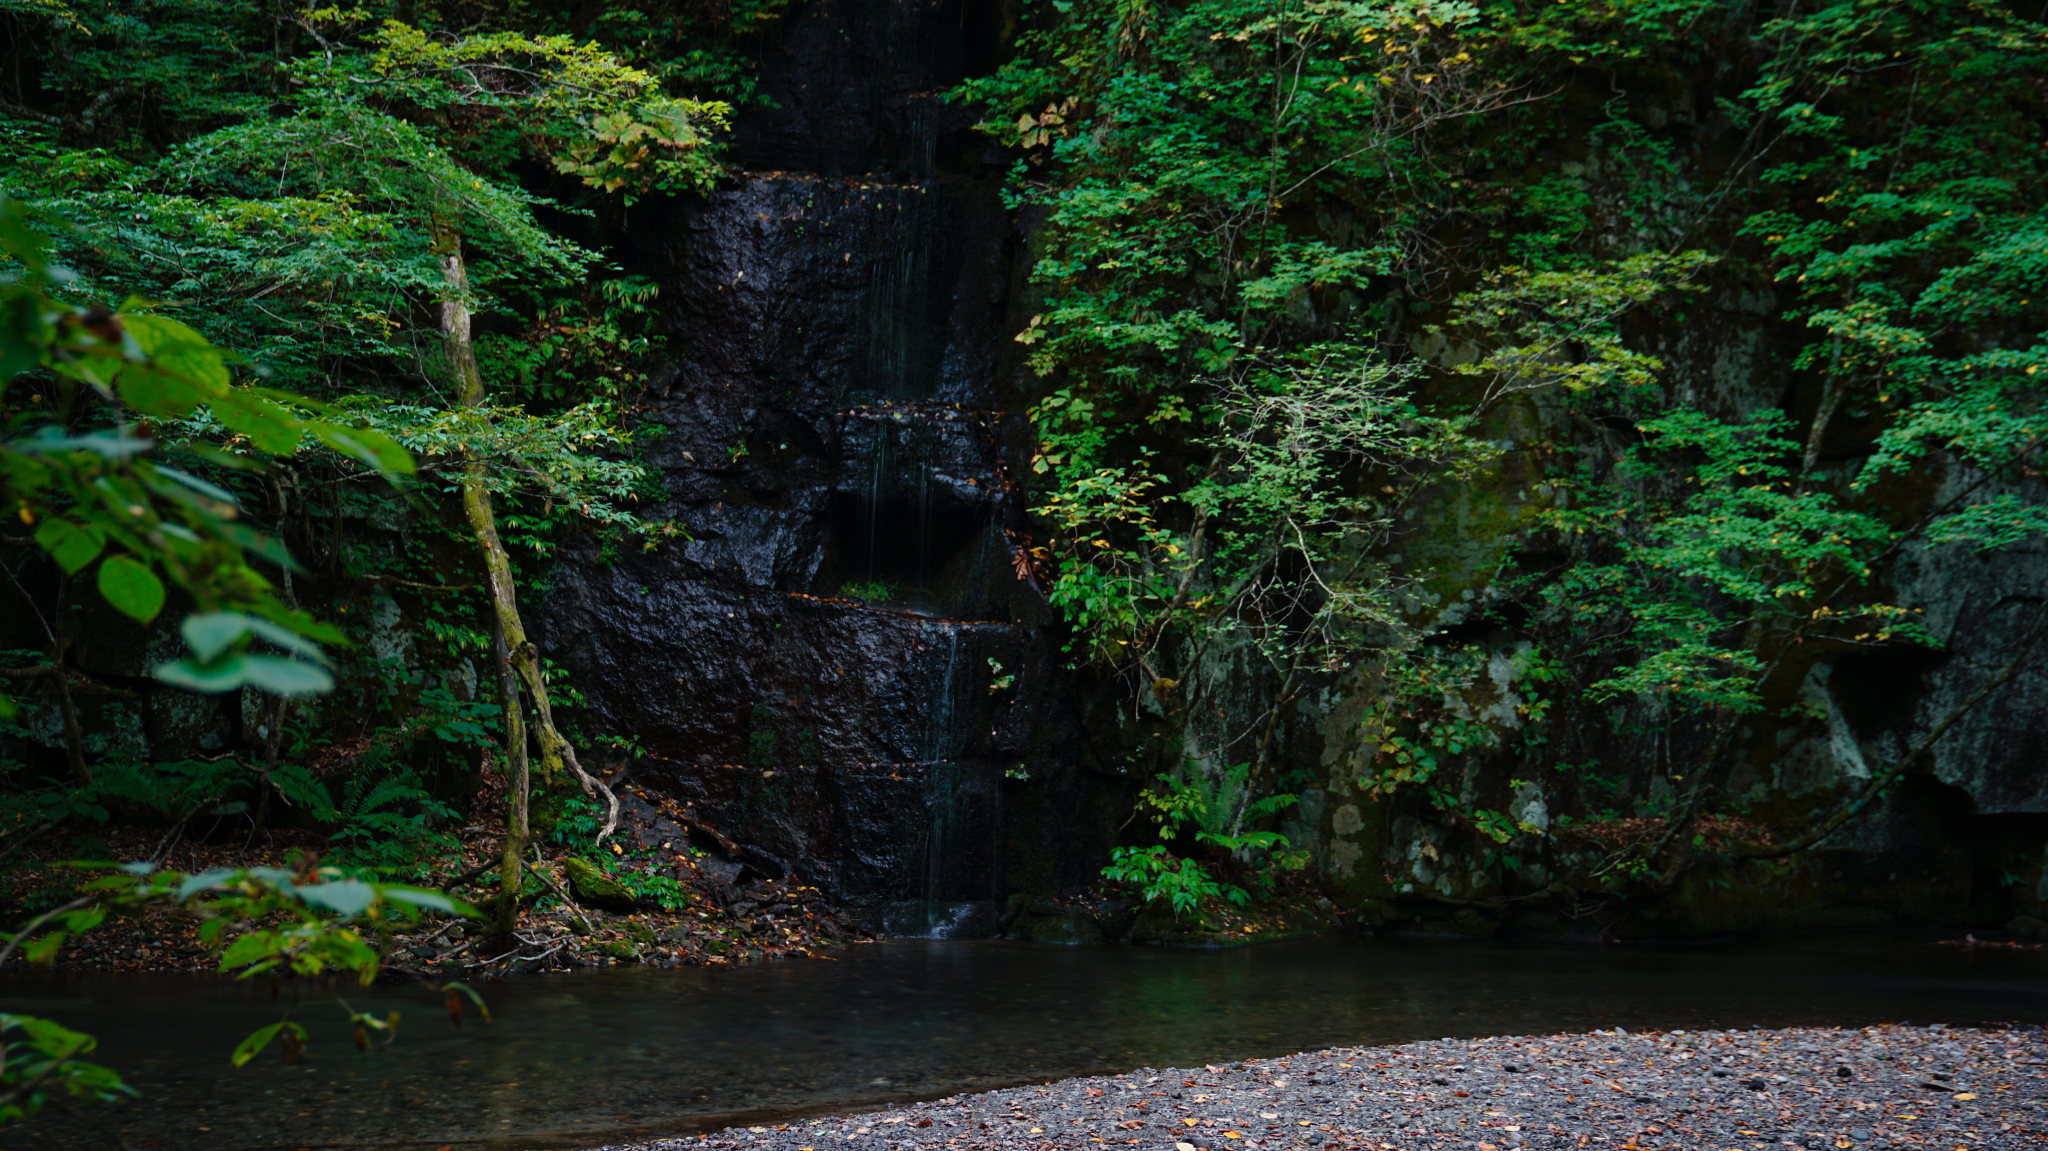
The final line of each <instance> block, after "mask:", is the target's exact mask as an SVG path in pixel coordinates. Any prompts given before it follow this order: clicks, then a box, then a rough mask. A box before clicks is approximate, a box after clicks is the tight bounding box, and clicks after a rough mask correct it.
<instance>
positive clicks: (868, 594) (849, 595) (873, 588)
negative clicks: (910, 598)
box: [839, 579, 897, 602]
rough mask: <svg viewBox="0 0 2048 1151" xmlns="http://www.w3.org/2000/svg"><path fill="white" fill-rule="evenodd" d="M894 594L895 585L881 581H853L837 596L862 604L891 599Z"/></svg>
mask: <svg viewBox="0 0 2048 1151" xmlns="http://www.w3.org/2000/svg"><path fill="white" fill-rule="evenodd" d="M896 592H897V587H896V585H895V584H893V583H890V582H889V581H888V580H883V579H868V580H853V581H851V582H849V583H847V584H846V586H844V587H842V588H840V589H839V594H840V595H841V596H843V597H844V598H846V599H857V600H861V601H864V602H875V601H880V600H887V599H891V598H893V597H894V596H895V595H896Z"/></svg>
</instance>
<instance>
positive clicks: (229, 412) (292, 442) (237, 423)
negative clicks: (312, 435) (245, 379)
mask: <svg viewBox="0 0 2048 1151" xmlns="http://www.w3.org/2000/svg"><path fill="white" fill-rule="evenodd" d="M210 406H211V407H212V409H213V414H214V417H215V418H216V419H218V420H220V422H221V423H223V424H225V425H227V427H228V428H229V429H230V430H232V431H237V432H240V433H242V434H243V435H245V436H247V437H249V442H250V443H252V444H254V445H256V448H257V449H258V450H259V451H264V452H268V453H269V454H271V455H273V456H288V455H290V454H291V453H293V452H294V451H297V450H298V447H299V441H300V440H301V439H303V438H304V437H305V434H306V421H304V420H302V419H300V418H299V417H297V416H295V415H293V414H292V413H291V412H290V411H289V410H287V409H286V408H285V407H284V406H283V405H281V404H278V403H275V402H273V401H271V400H269V399H266V398H264V397H263V396H259V395H256V394H255V393H253V392H249V391H246V390H243V391H232V392H229V393H228V394H227V395H225V396H222V397H220V398H219V399H216V400H214V401H213V402H212V404H211V405H210Z"/></svg>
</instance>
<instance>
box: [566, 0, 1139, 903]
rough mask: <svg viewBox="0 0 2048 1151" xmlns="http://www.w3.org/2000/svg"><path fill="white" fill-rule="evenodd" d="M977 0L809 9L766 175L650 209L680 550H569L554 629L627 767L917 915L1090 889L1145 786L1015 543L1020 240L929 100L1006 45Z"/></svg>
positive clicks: (786, 58)
mask: <svg viewBox="0 0 2048 1151" xmlns="http://www.w3.org/2000/svg"><path fill="white" fill-rule="evenodd" d="M962 11H964V9H962ZM962 11H956V10H955V6H953V5H943V4H942V5H930V4H917V3H911V2H908V0H896V2H885V0H862V2H860V3H854V4H841V5H835V6H834V7H832V8H830V9H827V8H825V7H823V6H816V7H813V8H807V9H803V10H801V11H800V12H798V13H797V14H796V15H794V16H793V17H792V18H791V20H790V23H789V29H788V34H787V35H786V37H785V39H784V43H783V48H784V52H783V53H782V54H780V55H778V56H776V57H775V58H774V60H773V61H772V62H771V64H770V65H768V66H767V68H766V70H765V71H764V76H763V82H764V84H766V85H767V86H768V87H769V89H770V91H771V93H772V94H774V95H775V97H776V100H777V103H778V105H779V107H778V108H777V109H775V110H772V111H768V112H762V113H757V114H755V115H753V116H751V117H750V118H748V119H747V120H746V121H745V122H744V123H743V124H742V125H741V128H740V130H739V137H740V140H741V146H742V155H743V157H744V158H745V160H746V162H747V164H748V167H749V168H750V169H752V170H750V171H747V172H744V173H742V174H740V175H739V176H737V177H736V178H734V179H732V180H730V181H728V183H727V184H726V185H725V186H723V187H721V188H720V189H718V190H717V191H715V192H713V193H712V194H710V195H708V196H705V197H703V198H701V199H693V200H689V201H683V202H677V203H673V204H670V205H667V206H666V207H665V208H664V209H663V210H661V211H660V212H658V213H654V214H652V215H651V216H643V217H641V218H639V219H638V220H636V224H635V235H634V237H633V239H632V242H631V243H630V244H629V245H628V247H629V248H630V249H631V250H632V251H633V252H634V253H635V254H636V256H637V258H638V261H639V266H638V267H637V268H636V270H638V271H641V272H643V273H644V274H647V275H650V276H653V277H654V278H656V279H657V280H658V281H659V282H660V284H661V286H662V294H661V302H662V305H663V307H664V308H665V309H666V313H665V314H666V319H667V323H668V326H669V328H670V330H671V332H672V334H673V339H672V341H671V346H672V348H673V349H674V350H675V352H676V355H677V358H676V361H675V362H674V364H673V365H671V368H672V371H669V372H666V373H665V374H666V377H667V378H666V379H665V381H664V384H663V386H662V387H661V388H660V389H659V390H658V391H656V392H655V393H653V394H652V395H651V397H650V398H651V400H652V403H651V405H650V408H649V410H648V411H647V414H646V422H647V424H648V425H649V428H648V430H649V431H650V433H655V434H653V435H651V436H650V439H649V446H648V447H647V449H646V452H645V456H644V457H643V458H645V459H646V460H647V461H648V462H649V463H651V464H653V465H654V466H656V467H657V468H659V469H660V471H661V473H662V476H663V478H664V480H665V482H666V485H667V489H668V493H669V498H668V499H667V500H666V501H664V502H663V503H661V504H660V505H658V506H653V507H645V508H643V509H642V510H643V512H644V513H645V514H646V515H647V516H648V517H649V518H650V519H655V520H661V519H665V518H673V519H674V520H675V521H676V522H677V523H678V524H680V525H683V526H685V527H686V528H687V529H688V531H689V534H690V540H689V542H687V543H684V544H677V545H669V546H665V547H663V548H661V549H660V550H658V551H656V552H652V553H648V554H632V555H625V556H620V557H616V558H612V559H607V558H605V557H603V556H601V555H600V554H599V553H597V552H596V551H594V550H591V551H586V552H583V553H581V554H578V555H576V556H574V557H572V558H571V559H569V560H568V561H566V562H565V563H563V564H562V565H561V567H560V568H558V569H557V571H556V572H555V573H554V576H553V580H554V582H553V585H552V586H553V591H552V594H550V595H549V596H548V597H547V601H546V603H545V605H544V607H543V612H544V616H543V619H542V620H541V622H540V625H539V628H538V630H540V631H541V633H542V636H543V641H544V643H545V644H546V645H547V648H548V650H549V651H550V652H551V654H552V657H553V658H554V659H555V660H557V661H558V662H559V663H561V664H562V665H564V666H565V667H566V668H568V669H569V671H570V673H571V676H572V678H573V681H574V682H575V683H576V684H577V685H578V686H579V687H580V688H581V689H582V690H583V692H584V693H585V696H586V698H587V706H586V708H585V711H584V714H583V716H582V717H581V719H582V722H583V725H584V727H585V729H586V730H589V731H595V732H604V733H613V734H620V735H627V736H631V737H633V738H634V739H635V740H636V741H637V743H638V746H639V747H641V748H643V749H645V751H646V753H647V754H645V755H643V756H639V757H637V758H635V759H634V760H633V761H632V762H631V764H630V773H631V776H632V778H633V779H634V780H635V781H636V782H638V783H640V784H642V785H646V786H653V787H658V788H660V789H662V790H664V791H668V792H670V793H672V794H674V795H676V796H678V797H679V798H682V799H685V800H688V801H691V802H694V803H695V804H696V806H697V813H698V814H699V815H700V816H701V817H702V818H704V819H705V820H707V821H708V822H710V823H711V824H713V825H715V826H717V827H718V828H720V829H721V830H722V831H723V832H725V833H726V834H727V835H729V836H731V837H732V838H733V839H734V840H736V841H738V842H739V843H741V844H742V845H743V847H744V849H745V854H746V855H747V857H748V858H747V859H746V860H745V861H744V862H746V863H747V864H748V866H750V867H752V868H754V869H756V870H761V871H767V872H771V873H773V872H776V871H783V872H788V873H794V874H795V875H797V876H798V877H800V878H801V879H802V880H803V881H804V882H807V883H812V884H815V885H816V886H818V887H820V888H822V889H824V890H825V891H826V892H827V893H828V894H829V895H831V896H832V897H834V898H835V899H837V900H839V901H842V902H844V903H846V904H848V905H850V906H852V907H854V908H856V909H864V910H865V911H866V912H867V914H868V915H869V918H870V920H871V922H872V923H874V924H876V925H879V926H886V927H887V928H888V929H890V930H893V931H898V932H901V933H906V934H949V933H959V934H976V933H990V932H992V931H993V929H994V922H995V914H994V910H995V908H996V907H997V906H998V901H999V900H1000V898H1001V897H1003V896H1005V895H1007V893H1008V892H1009V891H1011V890H1016V889H1027V890H1037V891H1051V890H1059V889H1062V888H1066V887H1069V886H1072V885H1074V884H1077V883H1082V882H1086V881H1087V880H1089V879H1090V878H1092V877H1093V875H1094V872H1095V871H1096V869H1097V868H1099V867H1100V866H1101V864H1102V861H1103V860H1104V859H1105V858H1106V857H1107V853H1108V847H1109V844H1110V837H1111V836H1112V835H1113V834H1114V831H1113V829H1114V828H1115V826H1116V824H1117V822H1118V820H1119V819H1120V818H1121V817H1122V815H1123V814H1124V813H1125V812H1127V811H1128V809H1129V804H1130V800H1131V792H1132V788H1133V783H1132V781H1131V780H1129V779H1127V778H1125V777H1123V776H1122V775H1121V774H1120V773H1119V771H1118V766H1119V759H1118V756H1117V755H1116V754H1114V751H1109V752H1108V753H1105V754H1098V752H1097V751H1096V749H1095V748H1094V747H1093V746H1091V741H1090V739H1089V737H1088V735H1087V731H1088V726H1087V724H1086V723H1085V722H1084V719H1085V718H1086V713H1087V712H1088V711H1090V710H1091V709H1092V708H1095V707H1099V706H1101V702H1102V701H1101V700H1100V699H1097V698H1095V697H1091V696H1090V695H1088V693H1087V691H1086V690H1085V689H1084V688H1083V687H1081V686H1080V685H1077V684H1076V683H1075V682H1073V681H1071V680H1070V679H1069V678H1068V677H1067V675H1066V673H1065V672H1064V671H1063V670H1062V666H1063V660H1062V658H1061V654H1060V652H1059V645H1058V641H1057V639H1056V638H1055V637H1053V636H1051V635H1049V634H1048V633H1047V630H1046V627H1047V625H1048V624H1050V623H1051V622H1052V621H1053V616H1052V614H1051V613H1050V612H1049V611H1048V609H1047V608H1046V607H1045V605H1044V603H1043V602H1042V600H1041V599H1040V598H1039V596H1038V594H1037V592H1036V591H1035V590H1034V589H1033V588H1032V587H1031V586H1030V585H1029V584H1026V583H1022V582H1020V581H1019V579H1018V577H1017V575H1016V573H1015V570H1014V568H1013V566H1012V556H1013V554H1014V548H1015V545H1014V544H1013V542H1012V541H1011V539H1010V537H1009V536H1008V535H1006V534H1005V529H1018V528H1021V527H1022V526H1023V524H1022V509H1021V508H1020V507H1019V506H1018V503H1017V500H1016V499H1015V498H1014V497H1013V496H1012V495H1011V494H1010V490H1009V485H1008V483H1007V481H1006V476H1007V470H1008V468H1007V462H1006V461H1007V459H1008V458H1009V457H1010V455H1011V454H1012V453H1013V452H1015V451H1016V450H1017V449H1018V448H1019V447H1020V446H1021V440H1020V432H1021V431H1022V425H1021V422H1020V421H1019V420H1017V419H1016V418H1013V417H1007V416H1005V415H1004V414H1003V409H1005V408H1008V409H1010V410H1012V411H1015V410H1021V408H1022V407H1023V404H1022V403H1021V402H1018V396H1017V394H1016V391H1015V387H1014V385H1013V384H1012V383H1011V377H1012V376H1013V374H1014V369H1013V367H1012V366H1011V365H1009V364H1008V363H1006V362H1005V357H1007V356H1008V354H1009V349H1011V348H1012V347H1014V345H1013V343H1012V342H1011V341H1009V340H1008V339H1006V338H1005V337H1006V334H1007V332H1009V331H1010V330H1013V329H1014V326H1015V317H1014V316H1013V315H1012V314H1011V312H1012V303H1011V299H1010V292H1009V287H1010V284H1011V283H1012V281H1013V279H1014V276H1015V266H1014V259H1015V256H1016V255H1017V244H1016V240H1017V233H1016V229H1015V226H1014V225H1013V223H1012V221H1011V220H1010V218H1009V217H1008V215H1007V214H1006V212H1005V211H1004V210H1003V208H1002V205H1001V202H1000V199H999V197H998V195H997V183H996V181H997V179H998V178H999V176H1000V172H1001V170H1002V164H1003V163H1005V162H1006V161H1005V160H1004V158H1002V157H1001V156H1000V155H998V156H997V157H995V160H996V161H997V162H996V163H993V164H990V163H983V162H982V160H983V156H982V150H981V148H980V145H979V144H977V143H976V142H975V141H974V138H973V136H972V133H971V132H969V131H968V128H969V126H970V125H971V123H972V121H973V119H974V114H973V112H972V111H971V110H968V109H960V108H957V107H954V106H951V105H945V104H943V103H941V102H939V101H938V100H937V98H936V93H937V92H938V91H940V90H942V89H943V88H944V87H945V86H946V85H948V84H950V83H952V82H954V81H955V80H957V79H958V78H959V76H958V73H957V69H958V68H959V67H960V66H961V64H962V62H963V61H972V60H974V59H978V58H983V57H986V56H987V54H988V51H989V47H990V44H989V43H983V42H982V39H986V38H987V37H992V36H993V35H994V31H993V28H992V27H981V26H979V25H977V24H976V22H975V20H974V19H972V18H970V17H969V16H963V15H962ZM978 37H979V38H981V39H977V38H978ZM991 43H992V42H991ZM862 61H865V63H862ZM949 69H951V70H952V71H951V72H949ZM1002 676H1014V680H1013V682H1012V683H1011V685H1010V686H1007V687H999V686H998V680H999V677H1002ZM1020 776H1023V777H1028V778H1018V777H1020Z"/></svg>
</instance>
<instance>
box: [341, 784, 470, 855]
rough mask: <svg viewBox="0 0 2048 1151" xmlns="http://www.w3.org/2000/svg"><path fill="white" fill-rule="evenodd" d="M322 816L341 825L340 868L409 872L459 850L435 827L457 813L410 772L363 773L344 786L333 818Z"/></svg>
mask: <svg viewBox="0 0 2048 1151" xmlns="http://www.w3.org/2000/svg"><path fill="white" fill-rule="evenodd" d="M322 814H323V818H331V819H332V821H333V822H334V823H335V824H337V825H338V826H337V827H336V830H335V831H334V833H333V834H332V836H330V838H331V839H332V840H333V842H334V843H335V845H336V846H337V848H338V850H337V851H336V852H335V856H334V859H335V862H337V863H340V864H342V865H344V866H355V867H366V868H369V869H370V870H371V871H373V872H375V873H377V874H383V875H389V874H393V873H397V872H400V871H403V870H404V869H406V868H407V867H408V865H411V864H415V863H417V862H418V861H419V860H420V859H421V858H423V857H425V856H427V855H430V854H433V853H436V852H443V851H448V850H451V849H452V848H454V846H455V837H454V836H453V835H451V834H449V833H448V832H445V831H436V830H435V829H434V824H436V823H441V822H446V821H447V820H450V819H454V818H455V817H456V815H457V812H456V811H455V809H454V808H451V807H449V806H448V805H447V804H445V803H442V802H441V801H440V800H437V799H435V798H434V797H433V796H432V795H430V794H429V793H428V792H427V791H426V790H425V789H424V788H422V787H420V786H419V781H418V778H417V776H415V775H414V773H412V772H410V771H399V772H397V773H394V774H392V775H387V776H382V777H378V776H377V775H375V774H373V773H372V772H370V771H366V770H361V769H358V770H357V771H355V772H354V773H352V774H351V775H350V776H349V777H348V782H347V783H345V784H343V785H342V793H341V801H340V802H339V803H336V804H335V805H334V807H333V808H332V815H331V817H328V816H327V815H326V813H322Z"/></svg>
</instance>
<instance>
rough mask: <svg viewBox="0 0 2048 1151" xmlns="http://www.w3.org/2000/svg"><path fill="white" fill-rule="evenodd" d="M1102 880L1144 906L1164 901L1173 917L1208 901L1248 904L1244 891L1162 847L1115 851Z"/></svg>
mask: <svg viewBox="0 0 2048 1151" xmlns="http://www.w3.org/2000/svg"><path fill="white" fill-rule="evenodd" d="M1102 877H1103V878H1104V879H1107V880H1109V881H1110V882H1112V883H1122V884H1128V885H1129V886H1130V887H1132V888H1133V889H1135V890H1136V891H1137V892H1138V894H1139V895H1140V896H1142V897H1143V898H1144V900H1145V902H1147V903H1157V902H1159V901H1161V900H1164V901H1165V902H1166V903H1168V904H1169V905H1171V906H1172V907H1173V910H1174V913H1175V914H1177V915H1186V914H1187V913H1189V912H1191V911H1193V910H1194V909H1195V908H1196V907H1198V906H1199V905H1201V904H1202V903H1204V902H1206V901H1208V900H1211V899H1227V900H1229V901H1230V902H1232V903H1234V904H1237V905H1238V906H1240V907H1242V906H1244V905H1245V904H1246V903H1249V902H1250V901H1251V893H1250V892H1248V891H1246V890H1245V889H1244V888H1242V887H1238V886H1237V885H1235V884H1228V883H1219V882H1217V880H1216V879H1215V877H1214V876H1212V875H1210V874H1209V872H1208V870H1207V869H1206V868H1204V867H1203V866H1202V865H1201V864H1199V863H1196V862H1195V861H1194V860H1192V859H1181V858H1178V857H1176V856H1175V855H1174V854H1173V853H1172V852H1170V851H1168V850H1166V849H1165V848H1164V847H1119V848H1116V849H1114V850H1113V851H1112V852H1111V853H1110V862H1109V866H1107V867H1105V868H1103V869H1102Z"/></svg>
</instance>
